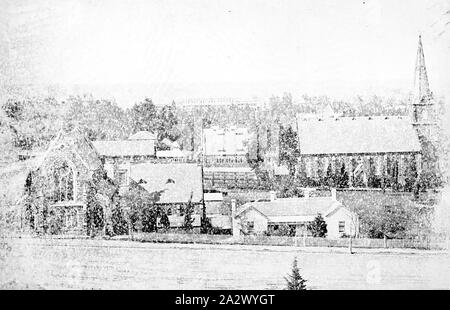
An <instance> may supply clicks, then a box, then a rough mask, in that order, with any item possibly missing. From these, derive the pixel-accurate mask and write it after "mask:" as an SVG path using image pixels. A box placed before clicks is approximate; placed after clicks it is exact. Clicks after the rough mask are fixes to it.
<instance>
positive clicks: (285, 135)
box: [280, 126, 299, 175]
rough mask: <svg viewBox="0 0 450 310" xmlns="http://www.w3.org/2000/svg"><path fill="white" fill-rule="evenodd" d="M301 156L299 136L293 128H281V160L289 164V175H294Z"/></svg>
mask: <svg viewBox="0 0 450 310" xmlns="http://www.w3.org/2000/svg"><path fill="white" fill-rule="evenodd" d="M298 156H299V150H298V136H297V133H296V132H295V131H294V130H293V129H292V127H291V126H289V127H288V128H284V127H283V126H281V127H280V160H281V161H282V162H284V163H286V164H287V166H288V168H289V174H290V175H294V172H295V165H296V163H297V159H298Z"/></svg>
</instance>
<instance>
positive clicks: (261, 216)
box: [233, 191, 358, 238]
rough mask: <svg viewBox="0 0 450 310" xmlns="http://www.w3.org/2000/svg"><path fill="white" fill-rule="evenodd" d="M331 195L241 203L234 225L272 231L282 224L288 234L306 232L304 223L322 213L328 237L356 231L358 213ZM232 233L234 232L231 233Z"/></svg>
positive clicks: (250, 230) (245, 229)
mask: <svg viewBox="0 0 450 310" xmlns="http://www.w3.org/2000/svg"><path fill="white" fill-rule="evenodd" d="M332 193H333V194H332V196H331V197H302V198H272V200H271V201H256V202H249V203H246V204H244V205H243V206H242V207H241V208H240V209H239V210H238V211H237V213H236V214H235V216H234V221H235V224H234V226H233V227H234V228H237V229H238V230H239V231H240V234H263V233H269V234H275V233H277V230H279V229H280V228H281V227H282V226H284V227H288V228H289V230H290V231H289V235H294V236H303V235H305V234H306V235H308V234H309V232H308V230H307V226H308V224H309V223H311V222H312V221H314V219H315V218H316V216H317V215H319V214H321V215H322V217H323V218H324V220H325V222H326V224H327V230H328V233H327V237H330V238H338V237H342V236H344V235H348V236H349V235H355V234H356V232H357V227H358V225H357V216H356V214H354V213H353V212H351V211H350V210H349V209H347V208H346V207H345V206H344V205H342V204H341V203H340V202H339V201H337V200H336V194H335V193H336V192H335V191H332ZM233 234H235V233H233Z"/></svg>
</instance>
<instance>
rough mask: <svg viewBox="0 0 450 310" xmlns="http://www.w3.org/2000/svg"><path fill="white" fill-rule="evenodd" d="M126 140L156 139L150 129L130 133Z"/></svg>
mask: <svg viewBox="0 0 450 310" xmlns="http://www.w3.org/2000/svg"><path fill="white" fill-rule="evenodd" d="M128 140H156V135H155V134H154V133H152V132H150V131H138V132H136V133H135V134H132V135H131V136H130V137H129V138H128Z"/></svg>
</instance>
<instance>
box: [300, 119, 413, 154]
mask: <svg viewBox="0 0 450 310" xmlns="http://www.w3.org/2000/svg"><path fill="white" fill-rule="evenodd" d="M298 132H299V134H298V137H299V146H300V154H302V155H321V154H323V155H332V154H370V153H409V152H420V150H421V148H420V143H419V139H418V136H417V133H416V131H415V129H414V127H413V125H412V124H411V123H410V121H409V119H407V118H402V117H370V118H369V117H354V118H352V117H341V118H336V119H325V120H318V119H315V120H300V119H299V120H298Z"/></svg>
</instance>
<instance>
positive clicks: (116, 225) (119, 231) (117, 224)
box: [111, 204, 128, 235]
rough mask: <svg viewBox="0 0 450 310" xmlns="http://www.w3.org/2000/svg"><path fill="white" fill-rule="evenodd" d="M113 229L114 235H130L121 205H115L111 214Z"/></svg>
mask: <svg viewBox="0 0 450 310" xmlns="http://www.w3.org/2000/svg"><path fill="white" fill-rule="evenodd" d="M111 213H112V214H111V221H112V229H113V234H114V235H125V234H127V233H128V223H127V220H126V218H125V214H124V212H123V210H122V208H121V207H120V205H119V204H117V205H115V206H114V208H113V209H112V212H111Z"/></svg>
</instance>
